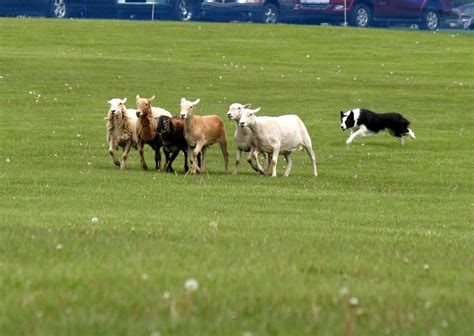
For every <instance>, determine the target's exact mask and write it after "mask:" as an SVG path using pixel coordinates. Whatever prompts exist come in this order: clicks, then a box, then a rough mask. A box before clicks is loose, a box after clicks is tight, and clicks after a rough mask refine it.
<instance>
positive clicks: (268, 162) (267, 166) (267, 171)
mask: <svg viewBox="0 0 474 336" xmlns="http://www.w3.org/2000/svg"><path fill="white" fill-rule="evenodd" d="M266 154H267V158H266V164H265V174H264V175H268V174H270V167H271V166H272V156H271V155H270V154H269V153H266Z"/></svg>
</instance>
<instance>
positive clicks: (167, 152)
mask: <svg viewBox="0 0 474 336" xmlns="http://www.w3.org/2000/svg"><path fill="white" fill-rule="evenodd" d="M163 153H164V154H165V166H164V168H165V172H166V171H168V163H169V162H170V156H171V154H172V153H170V152H169V151H167V150H166V149H165V147H163Z"/></svg>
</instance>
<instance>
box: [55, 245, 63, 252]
mask: <svg viewBox="0 0 474 336" xmlns="http://www.w3.org/2000/svg"><path fill="white" fill-rule="evenodd" d="M63 247H64V246H63V244H58V245H56V250H58V251H61V250H62V249H63Z"/></svg>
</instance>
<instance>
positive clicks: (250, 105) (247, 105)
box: [244, 104, 252, 109]
mask: <svg viewBox="0 0 474 336" xmlns="http://www.w3.org/2000/svg"><path fill="white" fill-rule="evenodd" d="M251 107H252V104H245V105H244V108H246V109H248V108H251Z"/></svg>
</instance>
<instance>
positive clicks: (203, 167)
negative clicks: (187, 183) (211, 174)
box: [198, 146, 207, 173]
mask: <svg viewBox="0 0 474 336" xmlns="http://www.w3.org/2000/svg"><path fill="white" fill-rule="evenodd" d="M206 152H207V146H204V147H203V148H202V150H201V154H200V155H201V165H198V172H200V173H204V171H205V170H206Z"/></svg>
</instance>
